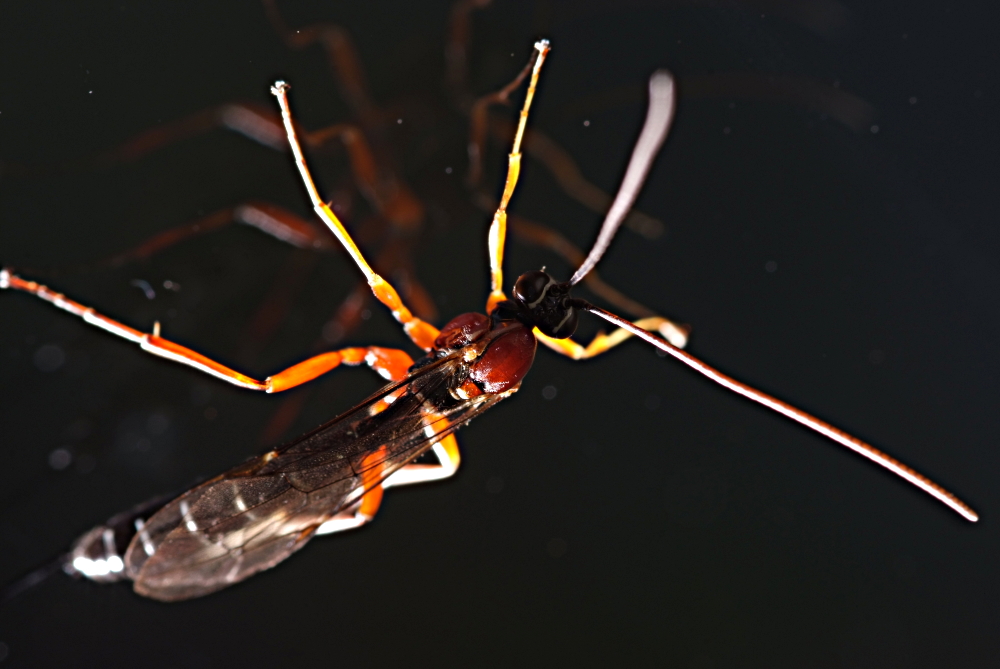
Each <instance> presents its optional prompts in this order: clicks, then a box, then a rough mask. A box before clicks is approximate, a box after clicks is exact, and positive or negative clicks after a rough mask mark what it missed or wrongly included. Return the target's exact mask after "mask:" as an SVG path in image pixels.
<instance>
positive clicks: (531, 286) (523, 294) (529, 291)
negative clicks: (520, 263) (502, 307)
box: [514, 270, 555, 309]
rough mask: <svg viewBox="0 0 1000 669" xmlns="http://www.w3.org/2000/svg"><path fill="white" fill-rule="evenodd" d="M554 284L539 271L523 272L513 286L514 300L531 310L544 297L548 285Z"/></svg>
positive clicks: (552, 280) (551, 279)
mask: <svg viewBox="0 0 1000 669" xmlns="http://www.w3.org/2000/svg"><path fill="white" fill-rule="evenodd" d="M554 283H555V279H553V278H552V277H551V276H549V275H548V274H546V273H545V272H542V271H539V270H532V271H530V272H525V273H524V274H522V275H521V276H519V277H518V278H517V283H515V284H514V298H515V299H517V300H518V301H519V302H522V303H523V304H524V305H525V306H526V307H528V308H529V309H532V308H534V307H535V306H536V305H537V303H538V301H539V300H540V299H541V298H542V297H543V296H544V295H545V289H546V288H548V287H549V284H554Z"/></svg>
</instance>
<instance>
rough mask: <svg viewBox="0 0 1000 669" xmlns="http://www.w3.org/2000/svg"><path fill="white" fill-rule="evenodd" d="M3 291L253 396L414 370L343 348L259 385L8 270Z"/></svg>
mask: <svg viewBox="0 0 1000 669" xmlns="http://www.w3.org/2000/svg"><path fill="white" fill-rule="evenodd" d="M4 288H8V289H13V290H20V291H23V292H25V293H30V294H32V295H34V296H36V297H38V298H40V299H42V300H45V301H46V302H50V303H51V304H53V305H55V306H56V307H58V308H60V309H62V310H63V311H68V312H69V313H71V314H73V315H75V316H79V317H80V318H82V319H83V320H84V321H86V322H87V323H89V324H91V325H94V326H97V327H99V328H101V329H102V330H106V331H108V332H110V333H111V334H114V335H117V336H119V337H121V338H123V339H127V340H129V341H131V342H135V343H136V344H139V347H140V348H142V350H144V351H146V352H147V353H152V354H153V355H158V356H160V357H162V358H167V359H169V360H173V361H175V362H179V363H181V364H184V365H187V366H188V367H193V368H195V369H197V370H198V371H200V372H204V373H205V374H210V375H211V376H214V377H216V378H219V379H222V380H223V381H227V382H229V383H232V384H233V385H236V386H240V387H241V388H247V389H250V390H263V391H264V392H268V393H276V392H281V391H282V390H288V389H289V388H294V387H296V386H299V385H302V384H303V383H305V382H307V381H311V380H313V379H315V378H316V377H318V376H321V375H323V374H326V373H327V372H329V371H330V370H332V369H334V368H335V367H337V366H338V365H340V364H341V363H343V364H345V365H360V364H362V363H366V364H368V366H370V367H372V368H373V369H375V370H376V371H377V372H379V373H380V374H381V375H382V376H383V377H385V378H388V379H401V378H403V376H405V375H406V370H407V369H408V368H409V367H410V365H412V364H413V360H412V359H411V358H410V356H409V355H408V354H407V353H405V352H404V351H398V350H396V349H389V348H380V347H377V346H367V347H356V348H345V349H341V350H339V351H328V352H326V353H320V354H319V355H316V356H313V357H311V358H309V359H308V360H305V361H303V362H300V363H299V364H297V365H293V366H291V367H289V368H288V369H285V370H283V371H281V372H278V373H277V374H274V375H272V376H269V377H268V378H266V379H264V380H263V381H257V380H256V379H253V378H250V377H249V376H246V375H245V374H241V373H240V372H237V371H236V370H233V369H230V368H229V367H226V366H225V365H223V364H221V363H219V362H216V361H215V360H212V359H211V358H208V357H206V356H203V355H201V354H200V353H198V352H196V351H193V350H191V349H189V348H187V347H186V346H181V345H180V344H176V343H174V342H172V341H169V340H167V339H164V338H163V337H161V336H160V334H159V331H160V326H159V323H157V324H156V325H155V326H154V327H153V332H152V333H146V332H140V331H139V330H136V329H134V328H130V327H129V326H127V325H125V324H124V323H120V322H118V321H116V320H113V319H111V318H108V317H107V316H104V315H101V314H99V313H97V312H96V311H95V310H94V309H93V308H91V307H86V306H84V305H82V304H80V303H79V302H74V301H73V300H69V299H66V296H65V295H62V294H61V293H57V292H55V291H54V290H51V289H50V288H48V287H46V286H43V285H41V284H38V283H35V282H34V281H26V280H24V279H22V278H21V277H19V276H17V275H16V274H12V273H11V272H10V271H8V270H6V269H3V270H0V289H4Z"/></svg>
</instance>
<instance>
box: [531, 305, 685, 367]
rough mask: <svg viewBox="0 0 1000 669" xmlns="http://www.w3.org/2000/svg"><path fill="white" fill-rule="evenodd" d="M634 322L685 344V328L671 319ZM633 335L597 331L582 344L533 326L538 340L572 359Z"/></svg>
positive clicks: (590, 355) (583, 357)
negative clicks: (591, 338) (548, 334)
mask: <svg viewBox="0 0 1000 669" xmlns="http://www.w3.org/2000/svg"><path fill="white" fill-rule="evenodd" d="M634 324H635V325H637V326H638V327H640V328H642V329H643V330H649V331H650V332H657V333H659V334H661V335H663V338H664V339H666V340H667V341H669V342H670V343H671V344H673V345H674V346H676V347H677V348H684V347H685V346H686V345H687V337H688V330H687V328H686V327H684V326H679V325H676V324H674V323H672V322H671V321H668V320H667V319H666V318H662V317H660V316H651V317H649V318H641V319H639V320H637V321H635V323H634ZM633 336H635V335H633V334H632V333H631V332H629V331H628V330H623V329H622V328H616V329H615V330H613V331H612V332H611V334H604V333H603V332H601V333H598V335H597V336H596V337H594V339H593V340H592V341H591V342H590V343H589V344H588V345H587V346H583V345H582V344H578V343H577V342H575V341H573V340H572V339H553V338H552V337H546V336H545V335H543V334H542V333H541V332H539V331H538V329H537V328H535V337H537V338H538V341H540V342H541V343H543V344H545V345H546V346H548V347H549V348H551V349H552V350H553V351H555V352H556V353H561V354H562V355H565V356H566V357H567V358H572V359H573V360H586V359H587V358H593V357H594V356H596V355H600V354H601V353H604V352H605V351H607V350H609V349H611V348H614V347H615V346H618V344H620V343H622V342H623V341H625V340H626V339H628V338H629V337H633Z"/></svg>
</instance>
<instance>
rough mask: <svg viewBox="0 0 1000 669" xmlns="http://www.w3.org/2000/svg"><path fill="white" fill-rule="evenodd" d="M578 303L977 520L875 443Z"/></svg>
mask: <svg viewBox="0 0 1000 669" xmlns="http://www.w3.org/2000/svg"><path fill="white" fill-rule="evenodd" d="M581 302H583V301H582V300H577V301H576V303H577V304H578V306H579V308H581V309H583V310H584V311H589V312H590V313H592V314H594V315H595V316H599V317H600V318H603V319H604V320H606V321H608V322H609V323H613V324H615V325H617V326H618V327H620V328H623V329H625V330H628V331H629V332H631V333H632V334H634V335H635V336H636V337H639V338H640V339H644V340H645V341H647V342H649V343H650V344H652V345H653V346H655V347H656V348H658V349H660V350H661V351H663V352H665V353H667V354H669V355H671V356H673V357H674V358H676V359H677V360H680V361H681V362H683V363H684V364H685V365H687V366H688V367H690V368H691V369H693V370H695V371H696V372H698V373H700V374H703V375H705V376H707V377H708V378H710V379H712V380H713V381H715V382H716V383H718V384H719V385H721V386H723V387H725V388H727V389H729V390H731V391H733V392H734V393H736V394H738V395H742V396H743V397H746V398H747V399H750V400H753V401H754V402H757V403H758V404H763V405H764V406H766V407H767V408H768V409H771V410H772V411H777V412H778V413H780V414H781V415H782V416H785V417H787V418H791V419H792V420H794V421H795V422H797V423H800V424H802V425H805V426H806V427H808V428H809V429H810V430H815V431H816V432H819V433H820V434H822V435H823V436H824V437H827V438H828V439H832V440H833V441H835V442H837V443H838V444H840V445H841V446H846V447H847V448H849V449H851V450H852V451H854V452H855V453H858V454H859V455H863V456H864V457H866V458H868V459H869V460H871V461H872V462H874V463H876V464H878V465H881V466H882V467H885V468H886V469H888V470H889V471H890V472H892V473H893V474H895V475H896V476H899V477H901V478H903V479H905V480H906V481H909V482H910V483H912V484H913V485H915V486H917V487H918V488H920V489H921V490H923V491H924V492H926V493H927V494H928V495H931V496H932V497H934V498H936V499H938V500H940V501H941V502H943V503H944V504H947V505H948V506H949V507H951V508H952V509H953V510H954V511H955V512H957V513H958V514H959V515H961V516H962V517H963V518H965V519H966V520H969V521H972V522H976V521H977V520H979V515H978V514H977V513H976V512H975V511H973V510H972V509H971V508H970V507H969V505H968V504H966V503H965V502H963V501H962V500H960V499H958V498H957V497H956V496H955V495H953V494H952V493H950V492H948V491H947V490H945V489H944V488H942V487H941V486H939V485H938V484H937V483H934V482H933V481H931V480H930V479H928V478H927V477H926V476H924V475H923V474H920V473H918V472H916V471H914V470H913V469H911V468H910V467H907V466H906V465H904V464H903V463H901V462H900V461H899V460H896V459H895V458H893V457H891V456H889V455H887V454H886V453H883V452H882V451H880V450H878V449H877V448H875V447H874V446H872V445H870V444H866V443H865V442H863V441H861V440H860V439H858V438H857V437H852V436H851V435H849V434H847V433H846V432H844V431H843V430H839V429H837V428H835V427H834V426H833V425H830V424H829V423H827V422H825V421H822V420H820V419H819V418H816V417H815V416H812V415H810V414H808V413H806V412H805V411H802V410H801V409H797V408H795V407H793V406H792V405H791V404H788V403H787V402H782V401H781V400H779V399H778V398H776V397H772V396H770V395H768V394H767V393H764V392H761V391H760V390H757V389H756V388H751V387H750V386H748V385H746V384H745V383H741V382H739V381H737V380H736V379H734V378H732V377H731V376H727V375H725V374H723V373H722V372H720V371H719V370H717V369H715V368H713V367H710V366H709V365H706V364H705V363H704V362H702V361H701V360H699V359H698V358H696V357H694V356H693V355H691V354H690V353H687V352H685V351H682V350H681V349H679V348H677V347H676V346H673V345H671V344H669V343H668V342H666V341H664V340H663V339H661V338H660V337H657V336H656V335H654V334H652V333H651V332H647V331H646V330H643V329H642V328H640V327H636V326H635V325H633V324H632V323H630V322H629V321H627V320H625V319H624V318H621V317H620V316H616V315H615V314H613V313H611V312H610V311H605V310H604V309H600V308H598V307H595V306H594V305H592V304H580V303H581Z"/></svg>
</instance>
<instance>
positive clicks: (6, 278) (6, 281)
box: [0, 267, 10, 289]
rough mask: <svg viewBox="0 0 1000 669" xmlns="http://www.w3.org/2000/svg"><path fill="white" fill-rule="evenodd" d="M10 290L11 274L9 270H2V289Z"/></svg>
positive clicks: (0, 286) (0, 285)
mask: <svg viewBox="0 0 1000 669" xmlns="http://www.w3.org/2000/svg"><path fill="white" fill-rule="evenodd" d="M3 288H10V272H9V271H7V268H6V267H5V268H3V269H0V289H3Z"/></svg>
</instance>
